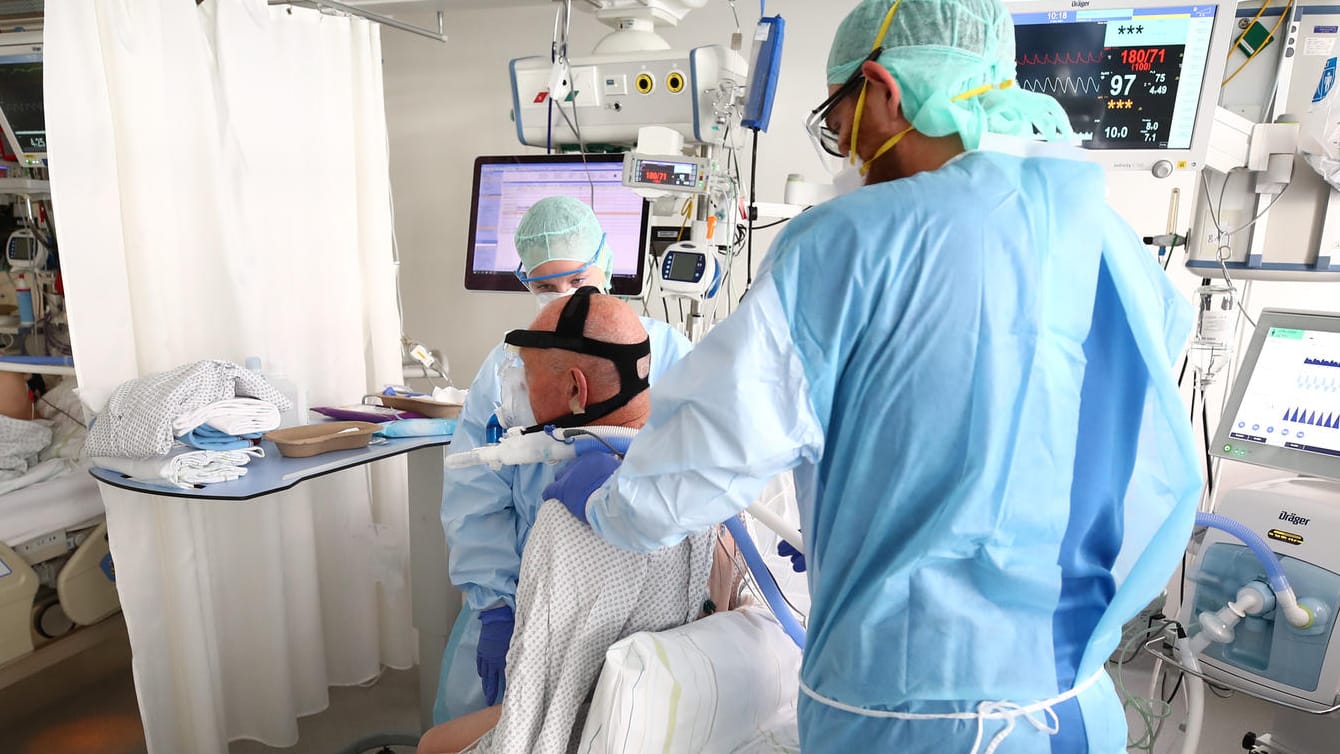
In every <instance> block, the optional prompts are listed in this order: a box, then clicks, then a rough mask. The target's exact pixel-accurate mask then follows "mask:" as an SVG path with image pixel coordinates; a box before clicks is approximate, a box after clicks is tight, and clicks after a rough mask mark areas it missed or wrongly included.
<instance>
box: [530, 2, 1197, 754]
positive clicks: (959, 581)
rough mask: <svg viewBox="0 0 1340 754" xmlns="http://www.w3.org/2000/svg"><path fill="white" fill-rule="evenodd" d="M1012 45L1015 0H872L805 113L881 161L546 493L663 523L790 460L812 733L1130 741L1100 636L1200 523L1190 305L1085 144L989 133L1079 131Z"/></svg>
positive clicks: (1114, 635)
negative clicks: (632, 434)
mask: <svg viewBox="0 0 1340 754" xmlns="http://www.w3.org/2000/svg"><path fill="white" fill-rule="evenodd" d="M1013 50H1014V43H1013V29H1012V26H1011V22H1010V17H1009V15H1008V14H1007V12H1006V11H1005V9H1004V8H1003V7H1002V6H1001V5H1000V3H999V2H998V0H953V1H952V2H940V1H938V0H901V2H893V0H866V1H865V2H862V3H860V4H859V5H858V6H857V8H856V9H855V10H853V11H852V12H851V14H850V15H849V16H848V17H847V18H846V19H845V21H843V23H842V25H841V26H840V28H839V31H838V34H837V37H836V39H835V41H834V43H833V46H832V50H831V54H830V60H829V62H830V66H829V72H828V81H829V83H830V84H831V86H830V89H829V93H830V94H831V95H832V96H831V97H830V99H829V101H827V102H825V103H824V104H823V105H821V106H820V107H819V108H817V109H816V111H815V113H814V115H813V117H812V121H811V122H812V127H813V128H812V132H813V134H814V136H815V138H816V139H817V140H818V141H819V143H821V144H823V145H825V146H826V147H827V148H828V149H831V150H833V151H835V152H837V153H839V154H841V155H844V156H848V157H849V158H851V159H852V160H853V162H854V165H853V171H854V173H853V174H854V175H856V176H857V177H861V176H864V180H863V181H862V183H864V184H865V185H863V186H862V187H860V188H858V189H857V190H855V191H854V192H852V193H850V194H848V195H845V196H842V197H840V198H838V199H836V200H833V201H831V202H828V203H826V204H823V205H821V206H818V207H815V208H813V209H812V210H810V211H808V212H805V213H804V214H802V215H800V216H799V217H797V218H796V219H794V220H792V221H791V222H790V224H789V225H788V227H787V228H786V230H785V232H784V233H782V235H781V236H780V237H779V238H778V240H777V242H776V243H775V244H774V246H773V248H772V249H771V251H770V252H769V254H768V257H767V258H766V260H765V261H764V263H763V266H762V269H761V270H760V272H759V276H758V281H757V283H756V284H755V285H754V287H753V288H752V290H750V291H749V293H748V294H747V295H746V297H745V299H744V303H743V306H742V307H741V308H740V309H739V310H738V311H737V312H736V313H735V314H733V315H732V316H731V317H730V318H729V319H727V320H726V321H725V322H724V323H723V324H722V325H721V326H719V327H717V328H716V329H715V330H714V331H713V332H711V333H710V334H709V335H708V337H707V338H705V339H704V340H703V342H702V343H701V344H699V345H698V347H697V348H696V349H695V350H694V352H693V353H691V354H690V355H689V356H688V357H686V358H685V359H684V360H683V361H682V362H680V363H679V364H678V365H676V367H675V368H674V369H673V370H671V372H670V373H669V374H667V375H665V376H664V377H663V378H662V379H661V381H660V382H659V383H658V384H657V385H656V386H655V387H653V389H652V415H651V420H650V422H649V423H648V424H647V426H646V428H645V429H644V430H643V431H642V432H641V434H640V435H639V437H638V438H637V439H636V440H635V441H634V443H633V445H632V448H631V449H630V451H629V453H628V454H627V457H626V458H625V460H624V462H623V464H622V466H621V467H620V468H619V469H618V470H617V471H616V472H615V473H614V475H613V476H612V477H610V478H609V479H608V481H606V482H605V483H604V485H603V486H600V483H601V481H602V480H603V479H604V474H608V473H609V471H608V469H607V468H605V469H602V464H601V463H599V462H598V461H597V460H596V459H597V458H598V457H597V456H586V457H584V458H583V459H579V460H578V461H577V462H575V463H574V464H573V465H571V466H569V467H568V468H567V469H566V470H565V472H564V473H563V474H562V475H561V477H560V478H559V480H558V481H557V482H556V483H555V484H554V485H553V486H552V487H551V488H550V490H549V491H548V494H547V496H550V497H557V498H559V499H562V500H563V501H564V503H565V504H567V505H568V506H569V508H570V509H571V510H573V511H574V513H575V514H576V515H578V516H579V517H583V516H584V517H585V518H586V519H587V520H588V521H589V523H590V524H591V526H592V527H593V528H594V530H595V531H596V532H598V533H599V534H600V535H601V536H602V537H604V538H605V539H607V540H608V541H610V542H611V543H613V544H615V545H618V546H620V547H624V548H628V549H634V550H650V549H652V548H657V547H664V546H668V545H670V544H673V543H675V542H677V541H679V540H680V539H681V538H683V537H684V536H685V535H686V533H688V532H692V531H695V530H699V529H702V528H703V527H706V526H709V525H711V524H714V523H717V522H719V521H722V520H724V519H725V518H727V517H728V516H731V515H733V514H735V513H737V512H739V511H740V510H742V509H743V508H744V507H745V506H746V505H748V504H749V503H750V501H751V500H752V499H753V498H754V497H755V495H757V494H758V492H759V490H760V489H762V487H763V484H764V482H765V480H767V479H768V478H769V477H770V476H772V475H773V474H776V473H777V472H780V471H782V470H785V469H795V477H796V482H797V486H798V488H799V495H800V506H801V519H802V522H803V529H804V534H805V547H806V555H807V560H808V564H809V571H808V574H809V584H810V591H811V594H812V598H813V603H812V608H811V613H810V622H809V627H808V637H807V638H808V642H807V647H806V649H805V658H804V663H803V667H802V672H801V680H802V695H801V698H800V734H801V740H802V749H803V750H804V751H805V752H806V754H819V753H822V752H841V753H843V754H849V753H850V752H895V751H896V752H899V753H900V754H969V752H974V751H978V752H985V751H989V750H992V749H991V747H992V746H993V745H994V747H996V748H994V751H997V752H999V753H1000V754H1044V753H1048V754H1061V753H1062V752H1064V753H1065V754H1075V753H1078V752H1100V753H1101V754H1120V753H1121V752H1124V751H1125V750H1126V747H1125V743H1126V724H1125V719H1124V716H1123V714H1122V709H1121V705H1120V703H1119V701H1118V699H1117V696H1116V693H1115V691H1114V689H1113V685H1112V682H1111V680H1110V679H1109V678H1108V676H1107V675H1106V673H1105V672H1104V670H1103V662H1104V660H1105V659H1106V658H1107V657H1108V655H1109V654H1110V653H1111V652H1112V651H1113V649H1114V648H1115V647H1116V645H1117V643H1118V640H1119V636H1120V632H1121V627H1122V624H1123V623H1124V622H1125V621H1126V620H1128V619H1129V618H1131V617H1133V616H1134V615H1135V614H1136V613H1137V612H1138V611H1139V610H1140V609H1141V608H1142V607H1143V606H1144V605H1145V604H1147V603H1148V602H1149V601H1150V600H1151V599H1152V598H1154V597H1155V596H1157V595H1158V593H1159V591H1160V590H1161V589H1162V588H1163V586H1164V585H1165V584H1166V583H1167V580H1168V578H1169V577H1170V576H1171V574H1172V573H1173V571H1174V568H1175V566H1176V565H1177V562H1178V560H1179V558H1180V557H1181V553H1182V551H1183V548H1184V547H1185V545H1186V542H1187V538H1188V536H1189V534H1190V532H1191V528H1192V521H1193V518H1194V513H1195V508H1196V501H1197V498H1198V494H1199V490H1200V486H1201V482H1200V478H1199V472H1198V468H1199V467H1198V464H1197V462H1196V459H1197V456H1196V449H1195V446H1194V443H1193V437H1192V434H1191V428H1190V426H1189V425H1188V424H1187V423H1186V421H1185V419H1184V418H1183V417H1182V402H1181V399H1180V397H1179V395H1178V392H1177V389H1176V384H1175V380H1174V377H1173V374H1172V372H1173V364H1174V362H1175V360H1176V359H1177V357H1178V356H1179V353H1180V350H1181V348H1182V345H1183V343H1184V340H1185V338H1186V336H1187V334H1188V331H1189V325H1190V316H1191V312H1190V308H1189V306H1188V305H1187V304H1186V303H1185V302H1184V301H1183V300H1182V299H1181V298H1179V297H1178V296H1177V295H1176V294H1175V292H1174V291H1173V289H1172V288H1171V286H1170V285H1169V282H1168V281H1167V279H1166V278H1165V277H1164V273H1163V271H1162V270H1161V269H1160V268H1159V267H1158V265H1157V264H1155V262H1154V259H1153V257H1152V256H1151V254H1150V253H1149V252H1148V251H1147V250H1146V249H1145V248H1144V247H1143V246H1142V245H1141V243H1140V241H1139V240H1138V239H1137V237H1136V235H1135V233H1134V232H1132V230H1131V229H1130V228H1129V227H1128V226H1127V225H1126V224H1125V223H1124V222H1122V220H1121V219H1120V218H1119V217H1118V216H1117V215H1116V213H1115V212H1114V211H1113V210H1112V209H1111V208H1110V207H1109V206H1108V205H1107V204H1106V203H1105V201H1104V198H1103V197H1104V182H1103V173H1102V170H1101V169H1100V168H1099V167H1098V166H1096V165H1092V164H1087V163H1084V162H1082V161H1073V160H1065V159H1052V158H1038V157H1027V158H1025V157H1016V156H1008V155H1006V154H1003V153H1001V152H993V151H981V150H979V149H978V147H979V145H980V144H981V143H982V141H983V138H984V134H987V133H995V134H1003V135H1004V136H1007V137H1008V136H1015V137H1028V138H1033V137H1034V136H1035V135H1038V134H1041V135H1043V136H1045V137H1052V138H1059V137H1066V136H1068V135H1069V126H1068V124H1067V123H1066V121H1065V118H1064V115H1063V114H1061V113H1060V111H1059V108H1058V106H1057V105H1056V103H1055V102H1054V101H1053V100H1051V99H1050V98H1048V97H1044V96H1042V95H1036V94H1031V93H1029V92H1024V91H1021V90H1020V89H1019V88H1018V87H1015V86H1014V85H1013V83H1014V73H1015V72H1014V64H1013ZM602 471H603V474H602ZM592 489H594V490H595V491H594V493H592V494H590V496H589V498H588V497H587V493H588V492H590V491H591V490H592Z"/></svg>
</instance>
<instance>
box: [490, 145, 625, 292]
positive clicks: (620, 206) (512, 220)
mask: <svg viewBox="0 0 1340 754" xmlns="http://www.w3.org/2000/svg"><path fill="white" fill-rule="evenodd" d="M560 194H562V195H565V196H573V197H576V198H578V199H580V200H582V201H583V202H586V203H587V204H589V205H590V206H591V208H592V209H593V210H594V211H595V213H596V217H597V218H598V219H599V220H600V226H601V228H603V229H604V231H605V243H606V245H607V246H608V247H609V248H610V249H611V250H612V251H613V252H614V279H613V281H612V283H611V286H610V292H611V293H613V294H614V295H616V296H640V295H642V289H643V285H644V283H645V281H646V268H647V251H646V250H647V225H648V218H649V216H650V210H649V207H648V204H647V202H646V201H644V200H643V199H642V197H640V196H638V195H637V194H635V193H633V191H632V189H629V188H626V187H625V186H624V185H623V155H620V154H600V155H586V157H585V159H583V158H582V156H581V155H525V156H514V157H477V158H475V177H474V192H473V198H472V199H471V202H470V220H471V221H470V242H469V243H470V246H469V249H468V251H467V252H466V262H465V287H466V288H467V289H469V290H474V291H525V290H526V288H525V286H523V285H522V284H521V282H520V281H519V280H517V278H516V271H517V266H518V265H519V264H520V262H521V260H520V257H518V256H517V252H516V246H515V243H514V241H513V238H514V237H515V235H516V227H517V224H518V223H519V222H521V216H522V215H524V214H526V210H528V209H530V207H531V205H533V204H535V202H537V201H539V200H540V199H543V198H544V197H546V196H555V195H560ZM591 253H592V254H594V253H595V249H592V250H591Z"/></svg>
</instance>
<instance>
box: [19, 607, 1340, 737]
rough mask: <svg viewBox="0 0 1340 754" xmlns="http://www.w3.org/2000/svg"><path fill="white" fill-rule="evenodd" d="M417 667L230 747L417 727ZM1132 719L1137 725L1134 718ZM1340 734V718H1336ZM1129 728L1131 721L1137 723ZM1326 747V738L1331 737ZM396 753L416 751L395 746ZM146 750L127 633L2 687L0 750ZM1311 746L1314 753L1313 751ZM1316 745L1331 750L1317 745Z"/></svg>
mask: <svg viewBox="0 0 1340 754" xmlns="http://www.w3.org/2000/svg"><path fill="white" fill-rule="evenodd" d="M1149 666H1150V663H1149V661H1148V660H1146V659H1145V658H1141V659H1140V660H1138V661H1136V662H1134V663H1132V665H1131V666H1129V667H1128V670H1127V672H1128V676H1127V683H1128V684H1129V685H1130V687H1131V688H1132V689H1143V688H1145V686H1146V685H1147V684H1148V678H1149V675H1148V674H1149V670H1150V667H1149ZM417 689H418V682H417V674H416V672H415V671H413V670H408V671H394V670H392V671H387V672H386V673H385V674H384V675H383V676H382V678H381V679H380V680H379V681H378V682H377V683H376V684H375V685H374V686H371V687H368V688H356V687H355V688H334V689H331V692H330V707H329V708H328V709H326V710H325V711H324V712H322V713H320V714H318V715H313V716H311V717H307V718H303V719H302V720H301V721H299V728H300V731H301V732H300V737H299V743H298V744H297V745H296V746H293V747H291V748H287V749H275V748H271V747H269V746H264V745H262V744H259V743H256V742H254V741H238V742H234V743H233V744H232V746H231V747H230V749H229V754H272V753H277V752H286V753H288V754H308V753H310V754H335V752H338V751H340V750H341V749H342V748H344V747H347V746H349V745H350V744H351V743H353V742H354V741H357V740H359V739H360V738H363V737H364V736H366V735H368V734H370V733H374V732H377V731H383V730H403V731H410V730H413V729H414V728H415V726H416V724H417V713H416V709H417V706H416V705H417V694H418V691H417ZM1178 702H1179V703H1178V704H1176V710H1175V713H1174V724H1173V725H1171V726H1169V728H1168V730H1167V731H1165V734H1164V735H1163V736H1162V737H1161V739H1160V741H1159V743H1158V746H1157V747H1155V749H1154V751H1155V752H1156V754H1176V752H1179V751H1180V748H1181V732H1180V731H1179V730H1178V728H1177V726H1176V724H1175V721H1176V720H1177V719H1178V718H1180V717H1181V716H1182V715H1183V714H1185V713H1184V707H1182V706H1181V705H1180V702H1181V699H1179V700H1178ZM1272 712H1273V708H1272V707H1271V706H1270V705H1267V704H1264V703H1262V702H1257V701H1255V700H1252V699H1249V698H1247V697H1244V696H1240V695H1239V696H1235V697H1233V698H1230V699H1220V698H1218V697H1215V696H1213V695H1208V696H1207V698H1206V715H1205V718H1206V720H1205V730H1204V733H1203V736H1202V739H1201V742H1200V746H1199V747H1198V752H1199V754H1232V752H1241V751H1242V748H1241V741H1242V736H1243V734H1244V733H1246V732H1247V731H1249V730H1250V731H1256V732H1262V731H1266V730H1268V729H1269V728H1270V725H1271V722H1272ZM1132 723H1134V724H1135V725H1138V723H1136V721H1135V720H1134V719H1132ZM1335 725H1336V730H1337V735H1338V736H1340V720H1336V721H1335ZM1133 730H1134V726H1133ZM1328 748H1329V747H1328ZM393 751H394V752H395V754H403V752H409V751H412V749H409V748H396V749H394V750H393ZM67 752H79V753H80V754H143V753H144V752H145V746H144V732H143V729H142V728H141V726H140V720H139V710H138V708H137V707H136V703H135V688H134V684H133V683H132V681H131V674H130V647H129V644H128V643H127V642H126V640H125V638H124V634H120V635H118V637H116V639H115V640H113V641H109V642H107V643H105V644H103V645H100V646H99V647H97V648H96V649H94V650H90V651H88V652H85V653H83V654H81V655H78V656H76V657H73V658H70V659H68V660H66V661H64V662H62V663H61V664H59V665H56V666H54V667H52V668H50V669H48V670H47V671H44V672H43V673H41V674H39V675H36V676H33V677H31V678H29V679H27V680H25V681H22V682H20V683H18V684H16V685H14V686H10V687H8V688H5V689H0V754H66V753H67ZM1308 754H1313V753H1312V752H1309V753H1308ZM1315 754H1331V752H1326V751H1318V752H1316V753H1315Z"/></svg>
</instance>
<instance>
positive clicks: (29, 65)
mask: <svg viewBox="0 0 1340 754" xmlns="http://www.w3.org/2000/svg"><path fill="white" fill-rule="evenodd" d="M0 128H3V129H4V132H5V138H6V139H8V140H9V144H10V148H11V149H13V150H14V155H15V157H16V158H17V159H18V161H19V164H20V165H24V166H25V167H39V168H40V167H45V166H46V163H47V125H46V113H45V110H44V108H43V105H42V34H41V32H16V33H13V34H0Z"/></svg>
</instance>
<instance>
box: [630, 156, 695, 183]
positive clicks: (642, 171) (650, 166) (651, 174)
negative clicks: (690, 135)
mask: <svg viewBox="0 0 1340 754" xmlns="http://www.w3.org/2000/svg"><path fill="white" fill-rule="evenodd" d="M697 180H698V167H697V166H696V165H694V164H693V163H673V162H652V161H650V160H642V161H640V162H639V163H638V164H637V182H638V183H647V184H651V185H655V186H679V187H683V188H693V186H694V184H695V183H697Z"/></svg>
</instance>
